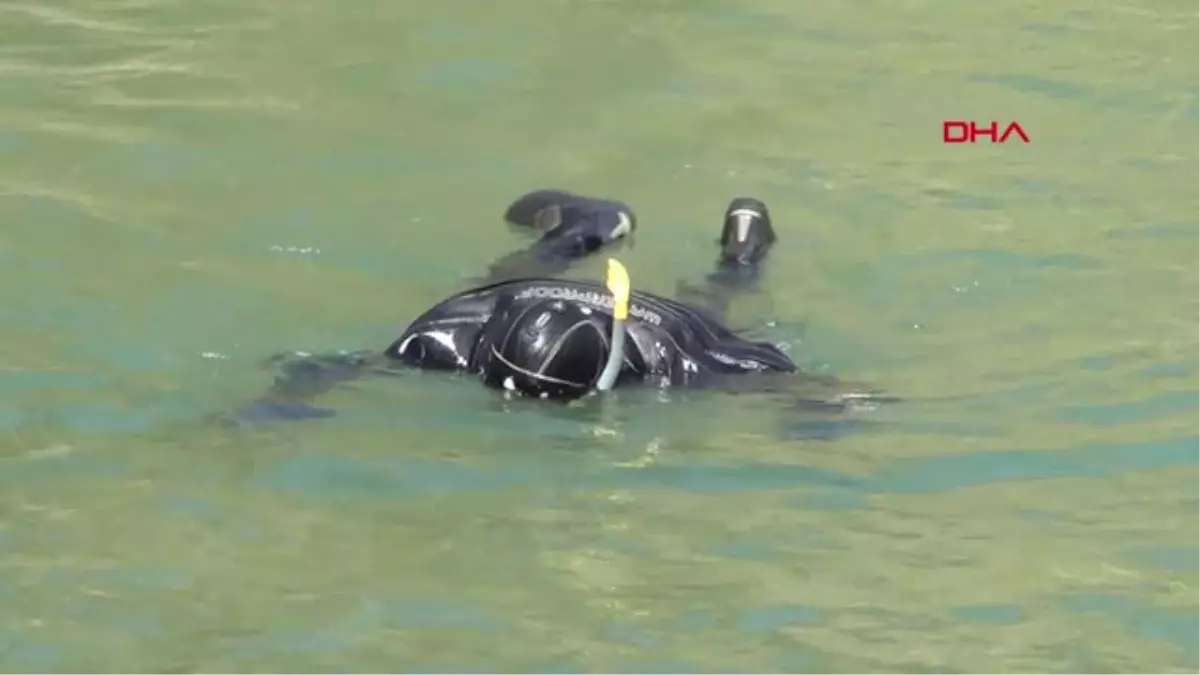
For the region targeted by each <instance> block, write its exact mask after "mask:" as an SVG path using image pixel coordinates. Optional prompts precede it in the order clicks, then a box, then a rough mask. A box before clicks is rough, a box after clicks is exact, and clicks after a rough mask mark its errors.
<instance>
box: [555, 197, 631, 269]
mask: <svg viewBox="0 0 1200 675" xmlns="http://www.w3.org/2000/svg"><path fill="white" fill-rule="evenodd" d="M636 227H637V222H636V220H635V219H634V216H633V212H632V211H630V210H628V208H623V205H618V204H615V203H613V202H604V201H599V200H586V201H581V202H577V203H572V204H569V205H566V206H563V207H561V208H560V209H559V222H558V224H557V225H556V226H554V227H553V228H551V229H549V230H547V231H546V233H545V234H543V235H542V238H541V239H539V240H538V241H537V243H536V244H534V246H533V248H534V249H535V250H537V251H539V252H541V253H543V254H547V253H548V254H553V255H558V256H562V257H564V258H582V257H583V256H586V255H588V254H590V253H594V252H596V251H598V250H600V249H601V248H602V247H604V246H606V245H608V244H612V243H614V242H617V241H619V240H621V239H624V238H625V237H627V236H629V235H630V234H632V233H633V231H634V229H636Z"/></svg>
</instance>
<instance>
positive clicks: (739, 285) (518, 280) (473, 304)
mask: <svg viewBox="0 0 1200 675" xmlns="http://www.w3.org/2000/svg"><path fill="white" fill-rule="evenodd" d="M739 214H741V215H739ZM745 214H749V216H746V215H745ZM505 219H506V220H507V221H508V222H510V223H512V224H515V225H519V226H522V227H526V228H535V229H542V230H543V235H542V237H541V238H540V239H539V240H538V241H536V242H535V243H533V244H532V245H530V246H529V247H527V248H525V249H521V250H518V251H516V252H514V253H510V254H508V255H506V256H503V257H501V258H500V259H498V260H497V261H496V262H495V263H493V264H492V265H491V266H490V267H489V270H488V274H487V276H486V277H485V278H484V279H483V280H482V285H480V286H477V287H476V288H473V289H471V290H467V291H463V292H461V293H458V294H456V295H454V296H453V297H450V298H448V299H446V300H443V301H442V302H440V303H438V304H437V305H435V306H434V307H432V308H431V309H429V310H428V311H426V312H425V313H424V314H422V315H421V316H420V317H418V318H417V319H416V320H415V321H413V322H412V324H411V325H409V326H408V328H407V329H405V331H404V332H403V333H402V334H401V336H400V337H399V338H397V339H396V340H395V341H393V343H392V344H391V345H390V346H389V347H388V348H387V349H385V350H383V352H382V353H381V352H378V351H362V352H341V353H338V354H325V355H308V354H302V355H295V354H283V355H278V356H276V357H272V359H271V361H272V362H273V363H274V364H275V365H277V366H278V367H279V368H280V370H281V373H280V375H279V376H278V377H277V378H276V380H275V384H274V386H273V387H272V389H271V390H270V391H269V392H268V393H267V395H265V396H264V397H262V398H260V399H258V400H257V401H256V402H255V403H254V404H252V405H251V406H249V407H248V408H246V409H244V410H243V417H249V418H255V419H263V418H267V419H279V418H284V419H298V418H307V417H324V416H328V415H331V414H332V412H331V411H327V410H322V409H319V408H314V407H312V406H311V405H309V403H308V402H309V401H311V399H312V398H313V397H315V396H316V395H317V394H319V393H321V392H323V391H326V390H328V389H330V388H332V387H333V386H335V385H336V384H338V383H339V382H344V381H347V380H351V379H355V378H357V377H361V376H362V375H364V374H367V373H370V372H376V373H390V374H395V373H397V372H402V371H403V370H405V369H408V368H413V367H415V368H423V369H433V370H448V371H460V372H471V373H480V370H479V369H480V368H481V367H482V363H483V361H482V360H481V358H480V357H481V355H483V354H485V353H486V349H487V348H488V347H489V345H490V344H492V342H493V341H494V340H495V339H496V336H497V335H499V334H502V333H504V332H505V331H506V330H507V327H508V324H509V322H510V321H511V320H512V317H513V316H514V315H516V314H519V313H520V312H519V310H520V309H521V307H522V304H523V303H535V302H545V301H546V300H559V301H561V302H564V303H578V304H579V305H581V306H582V307H586V308H587V309H588V310H590V311H594V312H597V313H601V314H603V315H605V317H606V319H608V320H611V306H612V304H611V303H612V298H611V295H610V294H609V292H608V290H607V289H606V288H605V287H604V286H602V285H601V284H598V283H594V282H585V281H574V280H567V279H560V278H554V276H553V275H555V274H559V273H561V272H563V271H565V270H567V269H568V268H569V267H570V265H571V264H572V263H573V262H574V261H576V260H579V259H581V258H584V257H587V256H589V255H591V254H592V253H595V252H597V251H599V250H601V249H604V248H606V247H608V246H609V245H611V244H615V243H617V242H618V240H623V239H625V238H627V236H628V235H629V234H631V233H632V231H633V230H634V228H635V227H636V220H635V218H634V216H633V211H632V210H631V209H630V208H629V207H628V206H626V205H624V204H622V203H621V202H616V201H612V200H605V199H595V198H590V197H583V196H578V195H574V194H572V193H568V192H563V191H558V190H541V191H536V192H532V193H529V194H527V195H524V196H522V197H521V198H519V199H518V200H517V201H515V202H514V203H513V204H512V205H511V206H510V207H509V209H508V211H507V212H506V213H505ZM774 241H775V234H774V230H773V229H772V227H771V223H770V216H769V214H768V213H767V210H766V206H765V205H764V204H762V203H761V202H759V201H758V200H754V199H746V198H739V199H735V200H734V201H733V202H732V203H731V204H730V206H729V208H728V209H727V210H726V216H725V225H724V229H723V231H722V236H721V240H720V242H721V255H720V257H719V258H718V261H717V265H716V269H715V270H714V271H713V272H712V273H711V274H709V275H708V276H707V277H705V278H704V280H703V281H702V283H701V284H699V285H683V286H681V288H680V295H683V296H686V297H688V299H689V302H687V303H685V302H681V301H678V300H671V299H667V298H664V297H660V296H657V295H653V294H650V293H645V292H640V291H636V290H634V291H633V292H632V294H631V303H630V312H629V317H628V320H627V323H626V330H627V338H626V345H627V352H626V358H625V363H624V366H623V368H622V371H621V376H620V377H619V379H618V380H617V383H618V386H622V385H626V386H627V385H630V384H634V383H643V384H649V385H652V386H659V387H662V386H671V387H683V386H686V387H695V386H706V385H710V384H720V383H722V382H723V381H725V382H727V381H729V380H731V379H733V380H737V379H744V378H728V377H723V376H730V375H736V376H745V375H747V374H752V373H796V372H797V371H798V368H797V367H796V365H795V364H794V363H793V362H792V361H791V359H789V358H788V357H787V355H785V354H784V353H783V352H782V351H780V350H779V349H778V348H777V347H775V346H773V345H771V344H768V343H763V342H753V341H749V340H746V339H743V338H741V337H739V336H737V335H735V334H734V333H733V332H732V331H730V330H729V329H728V328H726V327H725V326H724V325H723V324H722V320H723V316H724V314H725V310H726V308H727V306H728V304H729V302H730V301H731V299H732V298H733V297H734V296H735V295H737V294H739V293H741V292H744V291H746V290H749V289H752V288H753V287H754V286H755V285H756V282H757V279H758V274H759V267H760V265H759V263H760V262H761V261H762V260H763V259H764V257H765V256H766V253H767V251H768V250H769V248H770V247H771V245H772V244H773V243H774ZM633 278H634V279H635V280H636V279H637V275H636V273H635V274H634V275H633ZM585 311H586V310H585ZM630 345H632V346H633V349H628V346H630ZM805 379H806V380H807V381H809V382H824V383H826V384H833V383H836V380H834V379H833V378H825V377H814V376H809V375H806V376H805ZM821 400H825V399H824V397H822V399H821ZM836 405H841V404H840V403H838V404H836Z"/></svg>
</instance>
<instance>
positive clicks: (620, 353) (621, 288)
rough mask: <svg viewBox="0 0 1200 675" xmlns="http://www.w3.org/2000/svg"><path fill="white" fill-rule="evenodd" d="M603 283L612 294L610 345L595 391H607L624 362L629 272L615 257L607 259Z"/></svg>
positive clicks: (615, 379) (614, 381)
mask: <svg viewBox="0 0 1200 675" xmlns="http://www.w3.org/2000/svg"><path fill="white" fill-rule="evenodd" d="M604 285H605V286H607V287H608V291H609V292H610V293H612V295H613V324H612V338H611V339H610V341H609V342H610V343H611V345H612V347H611V348H610V349H609V350H608V362H607V363H605V364H604V371H603V372H601V373H600V377H599V379H597V380H596V391H608V390H610V389H612V387H613V385H614V384H616V382H617V375H619V374H620V373H621V366H622V365H623V364H624V363H625V319H626V318H628V317H629V272H627V271H626V270H625V266H624V265H622V264H621V263H620V262H619V261H617V260H616V259H615V258H609V259H608V274H606V275H605V279H604Z"/></svg>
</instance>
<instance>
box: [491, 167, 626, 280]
mask: <svg viewBox="0 0 1200 675" xmlns="http://www.w3.org/2000/svg"><path fill="white" fill-rule="evenodd" d="M504 218H505V220H507V221H508V222H509V223H511V224H513V225H517V226H521V227H528V228H533V229H535V230H541V231H542V236H541V238H539V239H538V240H537V241H535V242H533V243H532V244H530V245H529V246H527V247H525V248H523V249H519V250H517V251H513V252H512V253H509V254H507V255H504V256H502V257H500V258H498V259H497V260H496V261H495V262H493V263H492V264H491V265H490V266H489V267H488V272H487V275H486V276H485V277H484V279H483V280H482V281H483V282H484V283H495V282H499V281H507V280H510V279H520V278H530V277H553V276H558V275H561V274H563V273H564V272H566V271H567V270H568V269H569V268H570V267H571V265H572V264H573V263H574V262H575V261H576V260H580V259H583V258H585V257H587V256H589V255H591V254H592V253H595V252H596V251H599V250H600V249H602V248H604V247H606V246H608V245H610V244H614V243H616V242H617V241H619V240H621V239H623V238H625V237H626V236H628V235H629V234H631V233H632V232H633V230H634V229H635V228H636V227H637V220H636V218H635V217H634V215H633V210H632V209H631V208H629V206H627V205H625V204H623V203H621V202H618V201H613V200H610V199H599V198H595V197H584V196H580V195H575V194H572V193H569V192H565V191H562V190H537V191H535V192H530V193H528V194H526V195H522V196H521V197H520V198H518V199H517V200H516V201H514V202H513V203H512V204H511V205H510V206H509V207H508V209H507V210H506V211H505V213H504Z"/></svg>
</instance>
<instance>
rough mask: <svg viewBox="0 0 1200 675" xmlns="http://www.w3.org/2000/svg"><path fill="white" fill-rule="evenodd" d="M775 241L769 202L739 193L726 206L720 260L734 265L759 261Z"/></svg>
mask: <svg viewBox="0 0 1200 675" xmlns="http://www.w3.org/2000/svg"><path fill="white" fill-rule="evenodd" d="M774 243H775V230H774V229H773V228H772V227H771V214H770V213H769V212H768V211H767V205H766V204H764V203H762V202H761V201H759V200H757V199H754V198H752V197H738V198H737V199H734V200H733V201H731V202H730V203H729V207H728V208H726V209H725V226H724V228H723V229H722V230H721V261H722V262H724V263H729V264H733V265H749V264H753V263H756V262H758V261H759V260H761V259H762V258H763V257H764V256H765V255H766V254H767V250H768V249H770V248H771V244H774Z"/></svg>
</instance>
